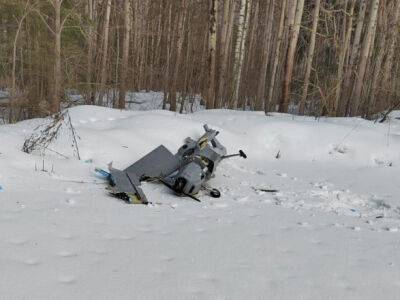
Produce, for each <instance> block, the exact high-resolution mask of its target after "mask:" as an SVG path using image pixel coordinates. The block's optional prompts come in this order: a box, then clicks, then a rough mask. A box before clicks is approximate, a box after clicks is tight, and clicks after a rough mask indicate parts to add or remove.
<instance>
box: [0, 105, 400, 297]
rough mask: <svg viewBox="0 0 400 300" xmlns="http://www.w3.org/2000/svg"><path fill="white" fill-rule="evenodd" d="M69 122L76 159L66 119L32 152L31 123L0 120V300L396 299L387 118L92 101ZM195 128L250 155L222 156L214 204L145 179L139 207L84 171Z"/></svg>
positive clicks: (394, 175) (177, 141)
mask: <svg viewBox="0 0 400 300" xmlns="http://www.w3.org/2000/svg"><path fill="white" fill-rule="evenodd" d="M70 115H71V118H72V122H73V124H74V126H75V128H76V131H77V134H78V135H79V137H80V139H79V140H78V144H79V151H80V155H81V157H82V160H81V161H79V160H77V159H76V158H75V155H74V150H73V149H72V147H71V136H70V134H69V132H68V130H67V129H65V128H64V129H63V131H62V132H61V135H60V137H59V138H58V139H57V141H56V142H55V143H53V144H52V145H51V147H50V148H51V150H52V152H46V153H45V155H44V156H41V155H40V153H34V154H31V155H28V154H25V153H22V152H21V151H20V149H21V147H22V144H23V142H24V139H25V138H27V137H28V136H29V135H30V134H31V133H32V130H33V129H34V128H35V127H36V126H38V125H40V124H42V123H43V122H44V121H45V120H43V119H35V120H29V121H24V122H21V123H18V124H15V125H3V126H0V186H1V187H2V188H3V190H1V189H0V267H1V270H2V271H1V272H0V294H1V295H2V297H4V298H6V299H71V298H78V299H110V298H115V299H243V298H248V299H398V293H399V291H400V271H399V262H400V251H399V250H400V239H399V237H400V236H399V234H400V233H399V230H400V202H399V199H400V198H399V196H400V186H399V184H398V178H399V175H400V169H399V166H400V151H399V149H400V127H399V125H398V124H399V123H396V121H395V120H394V121H393V122H391V124H374V123H372V122H368V121H365V120H362V119H357V118H335V119H329V118H328V119H320V120H315V119H313V118H306V117H292V116H289V115H281V114H273V115H271V116H265V115H263V114H262V113H254V112H239V111H228V110H215V111H200V112H197V113H195V114H190V115H179V114H174V113H171V112H167V111H146V112H144V111H136V112H131V111H120V110H112V109H108V108H101V107H91V106H80V107H76V108H73V109H71V110H70ZM204 123H207V124H209V125H210V126H211V127H212V128H216V129H218V130H219V131H220V132H221V133H220V136H219V139H220V141H221V142H222V143H223V144H224V145H226V147H227V148H228V152H231V153H233V152H236V151H237V150H238V149H243V150H244V151H245V152H246V153H247V154H248V157H249V158H248V159H247V160H242V159H232V160H229V161H225V162H223V163H221V165H220V166H219V169H218V170H217V175H216V177H215V178H213V179H212V180H211V181H210V185H212V186H214V187H216V188H218V189H220V190H221V192H222V197H221V198H219V199H212V198H209V197H207V196H206V195H200V197H201V199H202V203H200V204H199V203H196V202H194V201H192V200H190V199H186V198H180V197H176V196H175V195H173V194H171V193H170V191H169V190H168V189H166V188H165V187H164V186H161V185H157V184H152V183H144V184H143V190H144V191H145V193H146V194H147V196H148V199H149V200H150V201H152V202H153V203H154V204H153V205H150V206H140V205H139V206H138V205H127V204H125V203H123V202H121V201H119V200H118V199H114V198H111V197H109V196H108V195H107V193H106V191H105V190H104V183H103V182H102V181H101V180H99V179H98V178H96V177H95V174H94V172H93V170H94V167H95V166H99V167H106V165H107V164H108V163H109V162H111V161H112V162H113V165H114V167H117V168H124V167H126V166H128V165H129V164H131V163H132V162H134V161H135V160H136V159H139V158H140V157H141V156H142V155H144V154H146V153H147V152H148V151H150V150H152V149H153V148H154V147H156V146H158V145H159V144H164V145H165V146H166V147H167V148H169V149H170V150H171V151H173V152H174V151H176V150H177V149H178V147H179V146H180V145H181V144H182V142H183V139H184V138H185V137H187V136H191V137H194V138H196V137H199V136H200V135H201V134H202V133H203V132H202V125H203V124H204ZM65 157H68V159H66V158H65ZM277 157H279V159H277ZM266 189H277V190H278V192H276V193H269V192H265V191H262V190H266Z"/></svg>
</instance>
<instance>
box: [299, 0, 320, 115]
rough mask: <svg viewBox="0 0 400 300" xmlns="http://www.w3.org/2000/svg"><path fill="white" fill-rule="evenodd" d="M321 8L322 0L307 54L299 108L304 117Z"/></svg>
mask: <svg viewBox="0 0 400 300" xmlns="http://www.w3.org/2000/svg"><path fill="white" fill-rule="evenodd" d="M320 7H321V0H315V7H314V14H313V24H312V29H311V38H310V46H309V48H308V54H307V66H306V75H305V77H304V85H303V94H302V96H301V100H300V107H299V114H300V115H304V109H305V104H306V100H307V96H308V87H309V85H310V75H311V69H312V64H313V60H314V52H315V41H316V37H317V29H318V21H319V10H320Z"/></svg>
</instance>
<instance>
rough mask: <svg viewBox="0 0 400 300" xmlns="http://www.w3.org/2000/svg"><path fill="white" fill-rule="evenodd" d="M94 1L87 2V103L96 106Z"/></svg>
mask: <svg viewBox="0 0 400 300" xmlns="http://www.w3.org/2000/svg"><path fill="white" fill-rule="evenodd" d="M94 7H96V3H95V2H94V0H88V1H87V8H88V18H89V25H88V29H87V47H88V50H87V70H86V90H87V91H86V93H87V95H86V103H87V104H94V92H93V86H92V80H93V77H92V75H93V45H94V28H93V27H94Z"/></svg>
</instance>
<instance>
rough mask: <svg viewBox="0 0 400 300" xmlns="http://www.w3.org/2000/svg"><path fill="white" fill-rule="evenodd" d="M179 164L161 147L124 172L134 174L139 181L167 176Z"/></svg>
mask: <svg viewBox="0 0 400 300" xmlns="http://www.w3.org/2000/svg"><path fill="white" fill-rule="evenodd" d="M179 164H180V161H179V159H178V158H177V157H176V156H175V155H173V154H172V153H171V152H170V151H169V150H168V149H167V148H165V147H164V146H163V145H161V146H158V147H157V148H156V149H154V150H153V151H151V152H150V153H149V154H147V155H145V156H144V157H142V158H141V159H139V160H138V161H137V162H135V163H134V164H132V165H131V166H129V167H128V168H126V169H125V170H124V172H126V173H128V174H135V175H136V176H137V178H138V179H139V181H140V180H143V179H145V178H158V177H165V176H168V175H170V174H171V173H173V172H174V171H175V170H176V169H177V168H178V167H179Z"/></svg>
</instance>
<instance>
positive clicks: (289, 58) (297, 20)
mask: <svg viewBox="0 0 400 300" xmlns="http://www.w3.org/2000/svg"><path fill="white" fill-rule="evenodd" d="M296 4H297V6H296ZM291 5H292V7H291V8H290V10H291V11H294V10H295V12H296V13H295V16H294V20H293V21H294V22H293V25H292V29H291V30H290V32H291V34H290V41H289V47H288V51H287V55H286V62H285V75H284V79H283V87H282V98H281V101H280V105H279V112H283V113H287V112H288V108H289V100H290V99H289V97H290V84H291V81H292V77H293V67H294V58H295V57H294V56H295V53H296V47H297V41H298V38H299V32H300V25H301V18H302V16H303V8H304V0H294V1H293V2H292V4H291ZM291 14H292V15H293V13H291ZM289 20H290V19H289ZM290 21H291V20H290ZM290 23H292V22H290Z"/></svg>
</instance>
